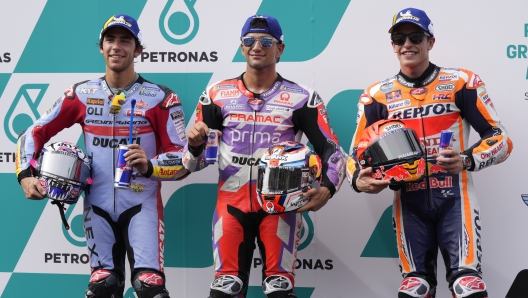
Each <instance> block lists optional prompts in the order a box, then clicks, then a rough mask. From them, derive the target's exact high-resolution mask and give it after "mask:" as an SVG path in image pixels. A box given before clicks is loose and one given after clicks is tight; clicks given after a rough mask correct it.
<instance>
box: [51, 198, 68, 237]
mask: <svg viewBox="0 0 528 298" xmlns="http://www.w3.org/2000/svg"><path fill="white" fill-rule="evenodd" d="M51 204H53V205H57V207H59V212H60V216H61V219H62V223H63V224H64V228H65V229H66V230H69V229H70V225H69V224H68V221H67V220H66V216H65V215H64V210H66V208H64V203H63V202H59V201H56V200H51Z"/></svg>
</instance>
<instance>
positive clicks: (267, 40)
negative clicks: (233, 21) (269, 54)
mask: <svg viewBox="0 0 528 298" xmlns="http://www.w3.org/2000/svg"><path fill="white" fill-rule="evenodd" d="M241 40H242V45H244V46H245V47H248V48H250V47H252V46H254V45H255V42H256V41H257V39H256V38H255V37H252V36H246V37H242V38H241ZM274 41H276V42H278V40H276V39H275V38H273V37H268V36H263V37H261V38H259V42H260V45H261V46H262V47H263V48H271V46H272V45H273V42H274Z"/></svg>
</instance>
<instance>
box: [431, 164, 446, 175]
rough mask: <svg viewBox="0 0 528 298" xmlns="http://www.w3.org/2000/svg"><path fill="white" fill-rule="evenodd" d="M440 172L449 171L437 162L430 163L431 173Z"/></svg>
mask: <svg viewBox="0 0 528 298" xmlns="http://www.w3.org/2000/svg"><path fill="white" fill-rule="evenodd" d="M438 173H447V171H446V170H444V169H443V168H442V167H440V166H439V165H437V164H430V165H429V175H431V174H438Z"/></svg>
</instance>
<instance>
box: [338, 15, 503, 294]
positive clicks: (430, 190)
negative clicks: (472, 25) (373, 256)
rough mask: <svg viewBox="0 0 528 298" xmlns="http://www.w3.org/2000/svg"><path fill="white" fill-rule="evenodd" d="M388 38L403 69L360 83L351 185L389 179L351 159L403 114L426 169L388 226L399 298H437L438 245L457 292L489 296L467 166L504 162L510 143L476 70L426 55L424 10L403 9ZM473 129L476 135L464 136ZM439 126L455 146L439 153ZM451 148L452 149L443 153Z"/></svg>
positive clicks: (367, 188)
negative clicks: (377, 129)
mask: <svg viewBox="0 0 528 298" xmlns="http://www.w3.org/2000/svg"><path fill="white" fill-rule="evenodd" d="M389 33H391V45H392V48H393V51H394V53H395V54H396V56H397V58H398V60H399V62H400V72H399V73H398V74H397V75H396V76H393V77H391V78H389V79H386V80H384V81H382V82H378V83H375V84H373V85H371V86H370V87H368V88H367V89H365V91H364V93H363V94H362V95H361V96H360V99H359V104H358V117H357V129H356V132H355V136H354V138H353V140H352V146H351V153H350V157H349V159H348V162H347V178H348V179H349V181H350V182H351V184H352V187H353V188H354V190H356V191H358V192H359V191H363V192H367V193H378V192H380V191H381V190H383V189H384V188H386V187H387V186H388V184H389V182H388V181H384V180H377V179H374V178H373V177H372V176H371V173H372V168H371V167H369V168H365V169H360V167H359V166H358V163H357V154H356V153H357V146H358V143H359V138H360V136H361V134H362V132H363V131H364V130H365V128H366V127H368V126H369V125H371V124H373V123H374V122H376V121H378V120H381V119H388V118H391V117H395V118H399V119H402V120H403V121H404V122H405V123H406V124H407V126H408V127H410V128H413V129H414V130H415V131H416V133H417V134H418V137H419V138H420V140H421V142H422V143H423V147H424V149H425V152H426V158H427V162H426V164H427V170H426V171H425V176H424V177H423V178H422V179H421V180H418V181H416V182H409V183H407V184H404V185H402V186H401V187H399V189H398V186H396V185H390V188H392V189H394V190H396V191H395V196H394V201H393V209H392V210H393V213H392V215H393V226H394V229H395V234H396V241H397V248H398V254H399V259H400V268H401V269H400V270H401V272H402V275H403V277H404V279H403V281H402V283H401V286H400V288H399V290H398V297H399V298H409V297H415V298H434V297H435V295H436V285H437V280H436V260H437V254H438V249H440V252H441V253H442V257H443V259H444V263H445V266H446V273H447V274H446V279H447V281H448V283H449V289H450V290H451V292H452V293H453V297H454V298H461V297H464V298H487V296H488V295H487V291H486V285H485V283H484V282H483V281H482V276H481V275H482V271H481V259H482V248H481V222H480V211H479V206H478V202H477V199H476V196H475V190H474V188H473V182H472V178H471V172H474V171H480V170H482V169H485V168H487V167H489V166H492V165H495V164H499V163H501V162H503V161H504V160H506V158H508V156H509V155H510V152H511V150H512V148H513V143H512V141H511V140H510V139H509V137H508V135H507V132H506V130H505V128H504V126H503V125H502V123H501V122H500V121H499V117H498V116H497V113H496V111H495V107H494V106H493V104H492V102H491V99H490V97H489V95H488V93H487V91H486V88H485V86H484V83H483V82H482V80H481V79H480V77H479V76H478V75H477V74H475V73H473V72H471V71H468V70H465V69H457V68H442V67H438V66H436V65H434V64H432V63H431V62H430V61H429V51H430V50H431V49H433V46H434V43H435V41H436V39H435V37H434V29H433V23H432V22H431V20H430V19H429V17H428V16H427V14H426V13H425V12H424V11H423V10H420V9H416V8H405V9H403V10H401V11H399V12H398V13H396V14H395V15H394V17H393V20H392V27H391V28H390V29H389ZM471 127H473V128H474V129H475V130H476V131H477V133H478V134H479V135H480V140H479V141H477V142H476V143H475V144H473V145H471V144H469V131H470V128H471ZM442 130H451V131H452V132H453V136H454V140H453V145H452V148H451V149H443V150H441V151H440V152H438V145H439V138H440V133H441V131H442ZM448 155H449V156H448Z"/></svg>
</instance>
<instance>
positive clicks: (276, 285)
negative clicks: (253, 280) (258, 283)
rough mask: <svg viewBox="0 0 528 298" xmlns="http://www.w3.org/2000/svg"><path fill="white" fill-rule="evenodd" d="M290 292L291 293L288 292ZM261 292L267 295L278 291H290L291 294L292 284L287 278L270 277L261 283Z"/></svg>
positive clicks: (280, 276) (279, 276)
mask: <svg viewBox="0 0 528 298" xmlns="http://www.w3.org/2000/svg"><path fill="white" fill-rule="evenodd" d="M290 290H291V291H290ZM262 291H264V294H266V295H268V297H270V296H269V294H271V293H273V292H278V291H282V292H284V291H290V292H291V293H293V284H292V282H291V281H290V279H289V278H287V277H286V276H282V275H270V276H268V277H266V279H264V281H263V282H262Z"/></svg>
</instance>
